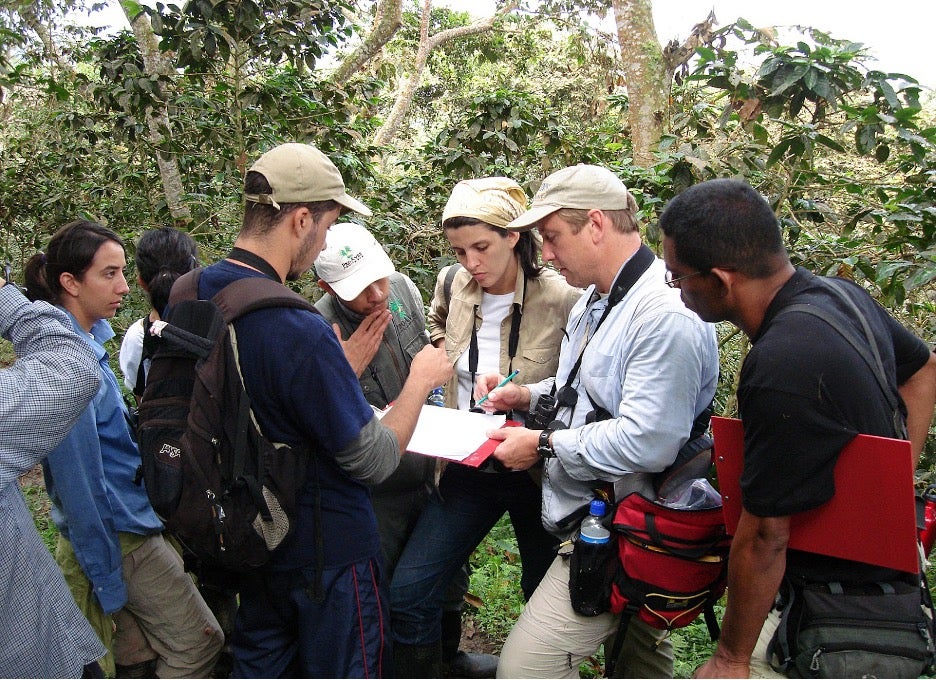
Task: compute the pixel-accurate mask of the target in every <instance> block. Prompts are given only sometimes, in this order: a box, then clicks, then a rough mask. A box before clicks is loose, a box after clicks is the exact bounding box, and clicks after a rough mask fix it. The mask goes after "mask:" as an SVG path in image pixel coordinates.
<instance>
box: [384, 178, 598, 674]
mask: <svg viewBox="0 0 936 680" xmlns="http://www.w3.org/2000/svg"><path fill="white" fill-rule="evenodd" d="M525 210H526V195H525V194H524V192H523V189H521V188H520V186H519V185H518V184H517V183H516V182H514V181H513V180H511V179H508V178H505V177H486V178H481V179H472V180H465V181H462V182H459V183H458V184H457V185H456V186H455V188H454V189H453V191H452V195H451V196H450V198H449V200H448V202H447V203H446V205H445V208H444V210H443V212H442V229H443V231H444V233H445V236H446V238H447V239H448V241H449V244H450V245H451V246H452V249H453V250H454V252H455V256H456V258H457V259H458V264H457V265H451V267H446V268H444V269H442V271H441V272H440V273H439V276H438V280H437V282H436V287H435V293H434V295H433V299H432V303H431V307H430V311H429V318H428V330H429V336H430V338H431V340H432V342H433V344H435V345H436V346H438V347H444V348H445V350H446V351H447V352H448V356H449V359H450V360H451V361H452V362H454V364H455V374H454V376H453V377H452V379H451V381H450V382H449V384H448V385H446V388H445V401H446V406H448V407H450V408H458V409H469V408H472V407H474V405H475V400H474V382H475V379H476V377H477V376H479V375H482V374H484V373H488V372H497V373H502V374H504V375H508V374H509V373H510V372H511V371H513V370H515V369H516V370H518V371H519V374H520V376H521V377H522V380H523V382H524V383H526V382H536V381H539V380H542V379H544V378H547V377H549V376H552V375H555V371H556V364H557V361H558V357H559V345H560V343H561V341H562V332H563V328H564V326H565V323H566V320H567V319H568V316H569V311H570V310H571V309H572V306H573V305H574V304H575V302H576V300H578V298H579V297H580V296H581V293H582V291H581V290H580V289H578V288H573V287H572V286H570V285H569V284H567V283H566V282H565V279H563V278H562V277H561V276H560V275H559V274H558V273H556V272H555V271H554V270H552V269H547V268H545V267H544V266H543V265H542V264H541V263H540V258H539V250H540V245H539V241H538V238H537V236H536V235H534V234H533V232H530V231H526V232H516V231H508V230H507V229H505V228H504V227H505V226H506V225H507V224H508V223H509V222H511V221H512V220H514V219H515V218H517V217H518V216H519V215H520V214H522V213H523V212H524V211H525ZM511 417H512V418H514V419H518V420H521V421H523V420H524V419H525V417H526V414H523V413H515V414H512V416H511ZM438 491H439V493H438V494H435V495H434V496H433V497H432V498H431V499H430V501H429V503H428V504H427V506H426V508H425V509H424V510H423V512H422V514H421V515H420V518H419V521H418V522H417V525H416V528H415V530H414V531H413V533H412V535H411V536H410V539H409V541H408V542H407V545H406V548H405V549H404V552H403V555H402V557H401V558H400V561H399V562H398V564H397V568H396V571H395V572H394V576H393V581H392V583H391V588H390V602H391V620H392V627H393V637H394V644H395V648H394V659H395V665H396V673H397V675H398V676H400V677H438V675H439V671H440V670H441V663H440V662H441V646H442V645H441V644H440V640H442V639H443V637H446V638H447V637H448V634H447V633H446V634H443V629H450V630H451V629H452V628H453V626H451V625H444V623H446V619H449V618H450V617H451V615H450V613H448V612H446V615H445V617H443V613H442V608H443V603H444V602H445V599H446V592H447V587H448V585H449V583H450V582H451V581H452V578H453V577H455V576H457V575H458V572H459V570H460V569H461V568H462V565H464V563H465V562H466V560H467V559H468V557H469V556H470V555H471V553H472V552H473V551H474V549H475V548H476V547H477V546H478V544H480V543H481V541H482V540H483V539H484V537H485V535H487V533H488V531H490V530H491V528H492V527H493V526H494V525H495V524H496V523H497V521H498V520H499V519H500V518H501V516H502V515H503V514H504V513H505V512H507V513H509V514H510V519H511V522H512V524H513V528H514V532H515V533H516V536H517V543H518V546H519V549H520V559H521V563H522V568H523V575H522V578H521V588H522V590H523V594H524V597H526V598H529V597H530V595H532V594H533V591H534V590H535V589H536V586H537V584H538V583H539V581H540V579H541V578H542V577H543V574H544V573H545V572H546V569H547V568H548V567H549V565H550V563H551V562H552V560H553V558H554V556H555V552H554V542H555V541H554V539H553V538H552V536H551V535H550V534H549V533H547V532H546V530H545V529H543V526H542V521H541V519H540V509H541V504H542V492H541V489H540V485H539V480H538V478H535V477H534V475H531V473H530V472H525V471H524V472H511V471H506V470H504V469H502V468H501V469H496V468H495V467H494V466H493V465H487V466H482V468H481V469H476V468H472V467H468V466H465V465H457V464H455V465H448V466H447V467H446V468H445V470H444V472H443V473H442V476H441V479H440V481H439V489H438ZM466 585H467V584H466ZM455 614H456V615H457V617H458V618H457V619H456V624H457V623H459V622H460V612H455ZM457 630H460V629H455V635H456V641H457ZM463 677H464V676H463Z"/></svg>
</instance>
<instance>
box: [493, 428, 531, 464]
mask: <svg viewBox="0 0 936 680" xmlns="http://www.w3.org/2000/svg"><path fill="white" fill-rule="evenodd" d="M488 437H490V438H491V439H493V440H495V441H500V444H498V445H497V448H496V449H494V453H492V454H491V455H492V456H494V457H495V458H497V460H499V461H500V462H501V463H503V464H504V467H506V468H507V469H508V470H527V469H529V468H531V467H533V465H534V464H535V463H536V462H538V461H539V460H540V456H539V454H538V453H537V452H536V445H537V444H538V443H539V432H538V431H537V430H528V429H527V428H525V427H511V428H503V429H500V430H494V431H492V432H488Z"/></svg>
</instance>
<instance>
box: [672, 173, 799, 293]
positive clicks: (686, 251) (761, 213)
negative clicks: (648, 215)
mask: <svg viewBox="0 0 936 680" xmlns="http://www.w3.org/2000/svg"><path fill="white" fill-rule="evenodd" d="M660 229H661V230H662V232H663V234H664V235H665V236H667V237H668V238H670V239H671V240H672V243H673V250H674V253H675V255H676V257H677V259H678V260H679V261H680V262H682V263H683V264H685V265H686V266H688V267H693V268H694V269H697V270H699V271H708V270H710V269H712V268H713V267H726V268H727V267H731V268H732V269H736V270H737V271H739V272H741V273H742V274H744V275H746V276H749V277H751V278H764V277H767V276H769V275H770V274H772V273H774V271H776V268H777V266H778V259H777V256H778V255H782V256H783V257H784V260H786V250H785V248H784V247H783V238H782V236H781V233H780V224H779V222H778V221H777V217H776V215H774V212H773V210H772V209H771V207H770V204H769V203H767V201H766V200H765V199H764V197H763V196H761V195H760V194H759V193H758V192H757V191H755V190H754V189H753V188H752V187H751V186H750V185H749V184H747V183H746V182H741V181H739V180H734V179H713V180H708V181H706V182H701V183H700V184H696V185H694V186H691V187H689V188H688V189H686V190H685V191H683V192H682V193H681V194H679V195H678V196H676V197H675V198H674V199H673V200H671V201H670V202H669V204H668V205H667V206H666V209H665V210H664V211H663V214H662V215H661V216H660Z"/></svg>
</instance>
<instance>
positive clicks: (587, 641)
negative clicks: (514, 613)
mask: <svg viewBox="0 0 936 680" xmlns="http://www.w3.org/2000/svg"><path fill="white" fill-rule="evenodd" d="M619 621H620V616H618V615H615V614H611V613H605V614H601V615H599V616H582V615H581V614H578V613H576V612H575V611H574V610H573V609H572V604H571V602H570V600H569V560H568V558H565V557H561V556H560V557H556V559H555V560H554V561H553V563H552V565H550V567H549V570H548V571H547V572H546V575H545V576H544V577H543V580H542V581H541V582H540V584H539V587H537V589H536V592H534V593H533V597H532V598H530V601H529V602H527V605H526V607H525V608H524V610H523V613H522V614H521V615H520V618H519V619H517V623H516V624H515V625H514V627H513V630H511V631H510V635H509V636H508V637H507V641H506V642H505V643H504V648H503V650H501V657H500V663H499V664H498V667H497V677H499V678H577V677H579V670H578V669H579V664H581V663H582V662H583V661H584V660H585V659H587V658H588V657H590V656H592V655H594V654H595V653H596V652H597V651H598V648H599V647H600V646H601V645H602V643H604V642H605V640H606V639H607V638H608V636H610V635H612V634H614V632H615V631H616V630H617V626H618V623H619ZM606 650H607V651H606V653H610V645H606ZM621 658H622V659H624V663H625V665H626V668H625V669H620V670H622V671H624V672H626V673H627V677H630V678H670V677H672V676H673V645H672V643H671V642H670V640H669V638H668V637H667V636H666V632H665V631H662V630H656V629H655V628H651V627H650V626H648V625H647V624H645V623H643V622H642V621H638V620H637V619H632V620H631V622H630V624H629V625H628V627H627V635H626V637H625V638H624V644H623V647H622V654H621Z"/></svg>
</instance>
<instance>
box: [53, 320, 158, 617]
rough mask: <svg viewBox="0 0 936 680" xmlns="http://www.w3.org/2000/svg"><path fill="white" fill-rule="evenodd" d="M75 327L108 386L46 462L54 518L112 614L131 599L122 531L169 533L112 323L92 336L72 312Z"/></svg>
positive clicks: (99, 326) (101, 322)
mask: <svg viewBox="0 0 936 680" xmlns="http://www.w3.org/2000/svg"><path fill="white" fill-rule="evenodd" d="M69 317H70V319H71V322H72V326H73V328H74V330H75V332H76V333H77V334H78V335H79V336H80V337H82V338H84V339H85V340H87V342H88V344H89V345H90V346H91V349H92V350H93V351H94V354H95V356H96V357H97V360H98V365H99V367H100V371H101V387H100V388H99V389H98V391H97V394H96V395H95V396H94V399H93V400H92V401H91V404H90V405H89V406H88V407H87V408H86V409H85V410H84V412H83V413H82V414H81V416H80V417H79V418H78V421H77V422H76V423H75V426H74V427H73V428H72V430H71V432H69V433H68V436H67V437H66V438H65V440H64V441H63V442H62V443H61V444H59V446H58V447H57V448H56V449H55V450H54V451H53V452H52V453H50V454H49V457H48V458H47V459H46V460H45V461H44V462H43V469H44V471H45V480H46V488H47V489H48V492H49V497H50V499H51V500H52V520H53V521H54V522H55V525H56V526H57V527H58V529H59V531H61V532H62V535H63V536H65V537H66V538H67V539H68V540H69V541H70V542H71V544H72V547H73V548H74V550H75V555H76V557H77V558H78V563H79V564H80V565H81V569H82V571H84V573H85V576H86V577H87V578H88V580H89V581H90V582H91V586H92V588H93V590H94V594H95V595H96V596H97V598H98V601H99V602H100V603H101V607H102V608H103V609H104V611H105V612H107V613H112V612H115V611H117V610H118V609H120V608H121V607H122V606H123V605H124V603H125V602H126V600H127V586H126V584H125V583H124V581H123V572H122V569H121V553H120V542H119V540H118V537H117V533H118V532H121V531H123V532H127V533H132V534H139V535H142V536H147V535H149V534H156V533H159V532H161V531H162V529H163V525H162V522H160V520H159V518H158V517H157V516H156V513H155V512H154V511H153V508H152V506H151V505H150V502H149V497H148V496H147V495H146V489H145V488H144V487H143V484H142V482H140V483H137V481H136V475H137V468H139V466H140V452H139V450H138V449H137V446H136V443H135V442H134V440H133V437H132V436H131V433H130V428H129V425H128V423H127V406H126V404H125V403H124V400H123V397H122V395H121V392H120V386H119V385H118V383H117V378H116V376H115V375H114V372H113V371H111V369H110V366H109V365H108V355H107V351H106V350H105V349H104V343H105V342H107V341H108V340H110V339H111V338H112V337H114V331H113V329H112V328H111V327H110V324H109V323H107V321H104V320H99V321H97V322H96V323H95V324H94V326H92V328H91V333H90V335H89V334H88V333H86V332H85V331H84V330H83V329H82V328H81V326H80V325H79V324H78V322H77V321H76V320H75V318H74V317H73V316H71V314H69Z"/></svg>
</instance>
